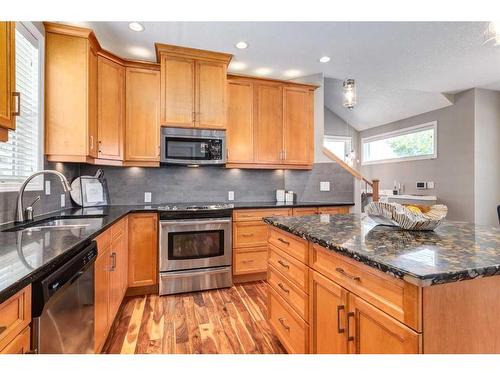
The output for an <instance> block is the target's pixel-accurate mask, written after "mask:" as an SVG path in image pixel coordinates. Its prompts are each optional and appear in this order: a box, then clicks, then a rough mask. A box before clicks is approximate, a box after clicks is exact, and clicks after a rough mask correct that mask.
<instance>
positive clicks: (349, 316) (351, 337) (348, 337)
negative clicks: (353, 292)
mask: <svg viewBox="0 0 500 375" xmlns="http://www.w3.org/2000/svg"><path fill="white" fill-rule="evenodd" d="M351 317H354V313H353V312H352V311H351V312H348V313H347V341H354V336H351V334H350V333H349V331H350V330H349V327H350V324H349V322H350V318H351Z"/></svg>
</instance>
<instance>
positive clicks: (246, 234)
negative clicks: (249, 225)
mask: <svg viewBox="0 0 500 375" xmlns="http://www.w3.org/2000/svg"><path fill="white" fill-rule="evenodd" d="M241 237H253V233H243V234H242V235H241Z"/></svg>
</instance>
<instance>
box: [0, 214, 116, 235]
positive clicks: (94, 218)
mask: <svg viewBox="0 0 500 375" xmlns="http://www.w3.org/2000/svg"><path fill="white" fill-rule="evenodd" d="M105 216H107V215H75V216H65V217H64V218H61V217H58V216H56V217H52V218H47V219H44V220H39V221H33V222H28V223H22V224H19V225H16V226H14V227H11V228H8V229H5V230H3V232H18V231H23V232H36V231H41V230H49V229H50V230H68V229H79V228H85V227H88V226H90V225H92V224H98V220H100V219H101V218H103V217H105ZM75 220H79V221H81V222H79V223H75Z"/></svg>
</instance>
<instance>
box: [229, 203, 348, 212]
mask: <svg viewBox="0 0 500 375" xmlns="http://www.w3.org/2000/svg"><path fill="white" fill-rule="evenodd" d="M233 204H234V209H235V210H238V209H246V208H248V209H251V208H254V209H258V208H294V207H296V208H300V207H334V206H354V203H353V202H293V203H277V202H237V203H233Z"/></svg>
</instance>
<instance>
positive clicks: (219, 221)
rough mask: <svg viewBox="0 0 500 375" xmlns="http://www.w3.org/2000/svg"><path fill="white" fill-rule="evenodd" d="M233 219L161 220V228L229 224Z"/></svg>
mask: <svg viewBox="0 0 500 375" xmlns="http://www.w3.org/2000/svg"><path fill="white" fill-rule="evenodd" d="M229 223H231V219H209V220H160V225H161V226H167V225H194V224H196V225H204V224H229Z"/></svg>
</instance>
